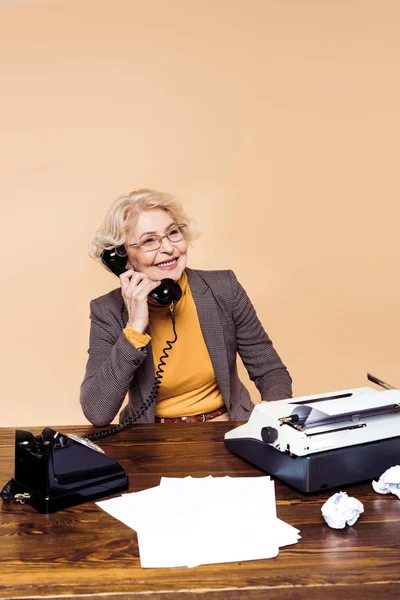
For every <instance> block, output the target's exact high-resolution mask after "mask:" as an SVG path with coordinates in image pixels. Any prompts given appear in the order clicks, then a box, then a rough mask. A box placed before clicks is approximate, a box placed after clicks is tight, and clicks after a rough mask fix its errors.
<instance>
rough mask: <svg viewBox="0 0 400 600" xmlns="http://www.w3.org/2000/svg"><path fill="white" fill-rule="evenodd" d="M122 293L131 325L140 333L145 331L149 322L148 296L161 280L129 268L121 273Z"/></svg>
mask: <svg viewBox="0 0 400 600" xmlns="http://www.w3.org/2000/svg"><path fill="white" fill-rule="evenodd" d="M119 280H120V282H121V293H122V298H123V299H124V302H125V305H126V308H127V310H128V315H129V319H128V322H129V324H130V325H131V327H132V328H133V329H134V330H135V331H137V332H138V333H145V331H146V327H147V325H148V324H149V307H148V305H147V298H148V295H149V294H150V292H152V291H153V290H154V289H155V288H156V287H157V286H159V285H160V283H161V280H160V281H153V280H152V279H149V278H148V277H146V275H143V273H138V272H137V271H134V270H133V269H129V270H128V271H125V272H124V273H122V275H120V278H119Z"/></svg>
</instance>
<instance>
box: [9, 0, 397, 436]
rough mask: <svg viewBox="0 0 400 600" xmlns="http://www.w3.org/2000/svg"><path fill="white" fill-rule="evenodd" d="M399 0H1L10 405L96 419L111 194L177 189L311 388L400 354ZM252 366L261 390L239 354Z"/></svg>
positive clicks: (198, 255)
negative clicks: (86, 411)
mask: <svg viewBox="0 0 400 600" xmlns="http://www.w3.org/2000/svg"><path fill="white" fill-rule="evenodd" d="M399 28H400V4H399V2H398V1H397V0H386V1H385V2H381V1H379V0H353V1H352V0H347V1H340V0H325V1H318V0H314V1H306V0H279V1H277V0H146V1H143V0H141V1H138V0H112V1H111V0H110V1H107V2H106V1H101V0H96V1H94V0H60V1H57V0H55V1H53V2H50V1H48V2H41V1H32V2H28V1H15V2H13V1H11V0H9V1H5V0H0V72H1V82H0V86H1V90H0V128H1V140H0V147H1V149H0V174H1V188H0V189H1V236H0V242H1V284H2V285H1V295H0V302H1V304H0V314H1V378H0V381H1V394H0V398H1V400H0V401H1V413H0V414H1V417H0V424H1V425H3V426H26V425H50V426H51V425H55V424H57V425H61V424H79V423H85V418H84V417H83V414H82V413H81V409H80V405H79V386H80V383H81V380H82V378H83V375H84V370H85V363H86V358H87V348H88V334H89V318H88V317H89V301H90V299H91V298H94V297H97V296H99V295H101V294H104V293H106V292H108V291H109V290H111V289H113V288H114V287H116V286H117V284H118V282H117V280H116V278H115V277H114V276H113V275H111V274H109V273H107V272H106V271H105V270H104V269H103V268H102V267H101V266H99V264H97V263H95V262H93V261H92V260H91V259H90V258H89V257H88V255H87V246H88V244H89V242H90V240H91V238H92V236H93V235H94V232H95V230H96V228H97V227H98V226H99V225H100V223H101V221H102V219H103V217H104V215H105V212H106V209H107V207H108V205H109V204H110V203H111V202H112V201H113V200H114V198H116V197H117V196H119V195H121V194H124V193H127V192H129V191H131V190H133V189H137V188H139V187H151V188H155V189H159V190H164V191H167V192H170V193H173V194H175V195H177V196H178V197H179V198H180V199H181V200H182V201H183V203H184V204H185V206H186V208H187V210H188V212H189V213H190V215H192V217H193V218H194V219H195V220H196V222H197V224H198V227H199V229H200V230H201V232H202V235H201V237H200V238H199V239H198V240H197V241H196V242H195V243H194V245H193V247H192V248H191V250H190V257H189V266H192V267H195V268H204V269H225V268H229V269H233V270H234V271H235V273H236V275H237V276H238V278H239V280H240V281H241V283H242V284H243V285H244V287H245V288H246V290H247V292H248V294H249V296H250V297H251V299H252V301H253V303H254V305H255V307H256V310H257V312H258V315H259V317H260V319H261V321H262V323H263V324H264V326H265V328H266V330H267V332H268V333H269V335H270V336H271V338H272V340H273V342H274V345H275V347H276V349H277V350H278V352H279V354H280V355H281V357H282V359H283V361H284V362H285V364H286V365H287V366H288V368H289V370H290V373H291V374H292V377H293V381H294V393H295V395H305V394H312V393H319V392H329V391H334V390H339V389H344V388H350V387H359V386H364V385H367V384H368V382H367V379H366V372H367V370H369V371H370V372H372V373H373V374H375V375H377V376H378V377H380V378H382V379H384V380H387V381H388V382H389V383H391V384H392V385H395V386H396V385H397V386H399V385H400V372H399V334H400V324H399V304H400V302H399V301H400V281H399V241H398V239H399V236H398V227H399V217H400V208H399V190H400V168H399V167H400V145H399V139H400V78H399V72H400V64H399V63H400V36H399ZM241 373H242V374H243V377H244V381H245V382H246V385H248V386H249V389H250V391H251V394H252V398H253V399H254V400H255V401H257V399H258V394H257V390H256V389H255V387H254V385H253V384H252V383H251V382H250V381H249V380H248V378H247V376H246V374H245V373H244V372H243V368H242V367H241Z"/></svg>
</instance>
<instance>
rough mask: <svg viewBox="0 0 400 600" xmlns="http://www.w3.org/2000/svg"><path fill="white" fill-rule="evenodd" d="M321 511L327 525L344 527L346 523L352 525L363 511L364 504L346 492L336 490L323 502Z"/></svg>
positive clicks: (334, 527)
mask: <svg viewBox="0 0 400 600" xmlns="http://www.w3.org/2000/svg"><path fill="white" fill-rule="evenodd" d="M321 512H322V516H323V517H324V519H325V521H326V523H327V524H328V525H329V527H332V528H333V529H344V528H345V527H346V524H347V525H354V523H355V522H356V521H357V519H358V517H359V516H360V514H361V513H363V512H364V505H363V504H362V502H360V501H359V500H357V498H353V497H352V496H348V495H347V493H346V492H337V493H336V494H333V496H331V497H330V498H328V500H327V501H326V502H325V504H323V506H322V508H321Z"/></svg>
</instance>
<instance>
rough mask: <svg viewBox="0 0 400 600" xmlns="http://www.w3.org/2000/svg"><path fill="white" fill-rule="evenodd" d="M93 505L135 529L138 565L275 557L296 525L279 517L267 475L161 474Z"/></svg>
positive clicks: (294, 539)
mask: <svg viewBox="0 0 400 600" xmlns="http://www.w3.org/2000/svg"><path fill="white" fill-rule="evenodd" d="M97 505H98V506H99V507H100V508H102V509H103V510H105V511H106V512H108V513H109V514H110V515H112V516H113V517H115V518H116V519H119V520H120V521H121V522H122V523H124V524H125V525H127V526H128V527H131V528H132V529H135V530H136V531H137V534H138V542H139V551H140V562H141V565H142V567H144V568H147V567H157V568H160V567H176V566H184V565H187V566H190V567H193V566H196V565H200V564H211V563H223V562H232V561H244V560H255V559H262V558H273V557H275V556H277V555H278V553H279V547H281V546H286V545H289V544H294V543H296V542H297V541H298V539H299V538H300V536H299V531H298V530H297V529H295V528H294V527H291V526H290V525H288V524H287V523H284V522H283V521H281V520H279V519H277V517H276V505H275V488H274V483H273V481H271V479H270V477H268V476H264V477H211V476H209V477H202V478H193V477H185V478H168V477H163V478H162V479H161V482H160V485H159V486H157V487H153V488H149V489H147V490H143V491H141V492H134V493H131V494H124V495H122V496H120V497H118V498H112V499H111V500H102V501H100V502H97Z"/></svg>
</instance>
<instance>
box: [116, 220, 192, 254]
mask: <svg viewBox="0 0 400 600" xmlns="http://www.w3.org/2000/svg"><path fill="white" fill-rule="evenodd" d="M174 227H177V228H178V229H179V231H180V230H181V229H185V228H186V227H187V223H182V224H178V223H174V225H171V226H170V229H173V228H174ZM170 233H171V232H169V233H166V234H165V235H157V234H152V235H151V236H148V237H154V238H157V239H158V240H159V242H160V245H159V246H157V248H152V249H151V250H146V249H145V248H143V246H142V245H141V243H140V240H139V241H138V242H135V243H134V244H127V246H128V248H132V247H136V248H139V249H140V250H142V251H143V252H155V251H156V250H159V249H160V248H161V245H162V241H163V240H164V239H165V238H167V239H168V241H169V242H171V244H177V243H179V242H181V241H182V240H183V239H184V238H185V236H184V235H183V234H182V238H181V239H180V240H177V241H176V242H172V241H171V240H170V239H169V237H168V236H169V234H170ZM181 233H182V232H181ZM145 239H146V238H145Z"/></svg>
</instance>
